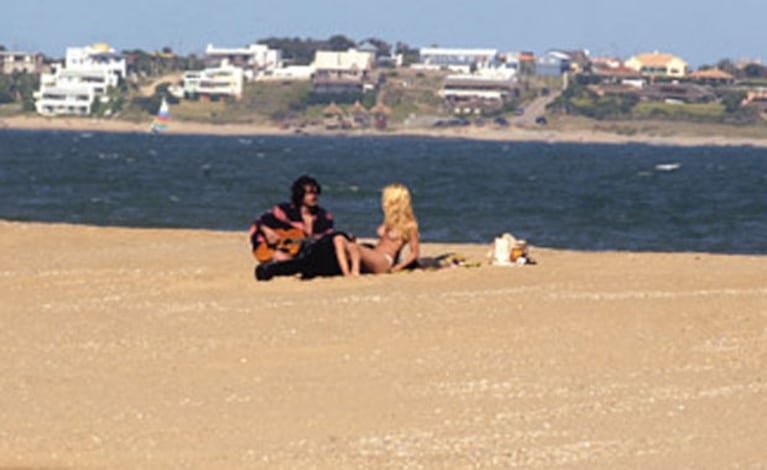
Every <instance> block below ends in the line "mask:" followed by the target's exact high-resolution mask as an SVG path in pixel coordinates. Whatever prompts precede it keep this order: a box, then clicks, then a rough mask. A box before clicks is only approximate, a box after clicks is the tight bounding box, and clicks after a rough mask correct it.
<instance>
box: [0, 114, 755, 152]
mask: <svg viewBox="0 0 767 470" xmlns="http://www.w3.org/2000/svg"><path fill="white" fill-rule="evenodd" d="M148 128H149V124H148V123H135V122H129V121H121V120H117V119H90V118H74V117H71V118H67V117H58V118H47V117H41V116H13V117H5V118H0V129H23V130H59V131H80V132H132V133H146V132H148V130H149V129H148ZM164 132H165V133H168V134H179V135H184V134H196V135H200V134H202V135H242V136H247V135H296V131H295V130H294V129H283V128H281V127H279V126H271V125H264V124H209V123H202V122H190V121H174V122H173V125H172V126H170V127H169V129H168V130H167V131H164ZM301 134H305V135H351V136H354V135H358V136H368V135H375V136H422V137H435V138H438V137H448V138H460V139H478V140H493V141H509V142H547V143H601V144H628V143H641V144H651V145H673V146H704V145H705V146H752V147H767V136H765V137H764V138H753V137H738V136H721V135H703V136H692V135H671V136H658V135H643V134H641V133H638V134H634V135H622V134H616V133H610V132H605V131H596V130H565V131H561V130H554V129H549V128H534V129H531V128H521V127H514V126H512V127H508V128H497V127H491V126H487V127H475V126H470V127H459V128H442V129H437V128H392V129H389V130H387V131H384V132H379V131H373V130H350V131H343V132H340V133H339V132H338V131H332V130H325V129H324V128H322V127H320V126H314V127H311V128H307V129H304V130H302V131H301Z"/></svg>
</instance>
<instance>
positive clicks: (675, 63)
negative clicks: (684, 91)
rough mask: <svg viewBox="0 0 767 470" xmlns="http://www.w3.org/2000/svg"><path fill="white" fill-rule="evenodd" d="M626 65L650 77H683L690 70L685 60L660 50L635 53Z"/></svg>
mask: <svg viewBox="0 0 767 470" xmlns="http://www.w3.org/2000/svg"><path fill="white" fill-rule="evenodd" d="M624 65H625V66H626V67H629V68H631V69H634V70H636V71H639V72H641V73H642V75H644V76H647V77H650V78H683V77H684V76H685V75H687V73H688V71H689V66H688V65H687V62H685V61H684V60H682V59H680V58H679V57H677V56H675V55H673V54H665V53H660V52H658V51H655V52H650V53H647V54H638V55H635V56H633V57H631V58H629V59H628V60H627V61H626V62H625V63H624Z"/></svg>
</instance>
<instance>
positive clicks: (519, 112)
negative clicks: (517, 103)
mask: <svg viewBox="0 0 767 470" xmlns="http://www.w3.org/2000/svg"><path fill="white" fill-rule="evenodd" d="M511 114H513V115H515V116H522V115H523V114H525V108H522V107H519V108H514V109H512V110H511Z"/></svg>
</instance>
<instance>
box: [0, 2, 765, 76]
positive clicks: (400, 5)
mask: <svg viewBox="0 0 767 470" xmlns="http://www.w3.org/2000/svg"><path fill="white" fill-rule="evenodd" d="M765 18H767V0H729V1H726V0H725V1H723V0H716V1H715V0H642V1H635V0H633V1H626V0H469V1H462V2H455V1H447V0H443V1H437V0H383V1H379V2H374V1H365V0H355V1H351V0H283V1H272V0H268V1H262V0H120V1H115V0H101V1H100V2H96V1H94V0H0V45H4V46H5V47H6V48H8V49H12V50H19V51H25V52H43V53H45V54H46V55H49V56H51V57H63V56H64V53H65V49H66V47H68V46H69V47H72V46H85V45H89V44H93V43H97V42H106V43H108V44H110V45H111V46H112V47H114V48H115V49H117V50H126V49H136V48H138V49H144V50H147V51H155V50H159V49H161V48H163V47H166V46H167V47H170V48H172V49H173V50H174V51H175V52H178V53H182V54H190V53H197V54H200V53H202V52H203V51H204V49H205V46H206V45H207V44H213V45H215V46H217V47H240V46H245V45H246V44H250V43H253V42H256V41H258V40H259V39H264V38H267V37H271V36H278V37H301V38H313V39H327V38H328V37H330V36H332V35H334V34H343V35H345V36H348V37H349V38H351V39H354V40H357V41H360V40H364V39H367V38H369V37H375V38H380V39H383V40H385V41H387V42H389V43H390V44H394V43H396V42H404V43H406V44H408V45H409V46H410V47H414V48H418V47H429V46H440V47H469V48H473V47H476V48H490V49H498V50H499V51H500V52H512V51H521V50H524V51H533V52H535V53H536V54H540V53H543V52H545V51H546V50H548V49H588V50H589V51H590V52H591V54H592V56H617V57H620V58H622V59H627V58H628V57H630V56H632V55H635V54H638V53H642V52H652V51H655V50H658V51H661V52H670V53H673V54H676V55H678V56H680V57H681V58H683V59H684V60H686V61H687V62H688V63H689V64H690V65H691V66H693V67H694V68H695V67H699V66H700V65H703V64H715V63H716V62H718V61H719V60H721V59H724V58H729V59H733V60H737V59H740V58H750V59H760V60H764V59H765V57H767V28H764V22H765Z"/></svg>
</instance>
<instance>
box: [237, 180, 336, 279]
mask: <svg viewBox="0 0 767 470" xmlns="http://www.w3.org/2000/svg"><path fill="white" fill-rule="evenodd" d="M321 192H322V188H321V186H320V184H319V183H318V182H317V180H315V179H314V178H312V177H310V176H306V175H304V176H301V177H300V178H298V179H297V180H296V181H295V182H293V186H292V188H291V201H290V202H288V203H282V204H278V205H277V206H275V207H274V208H272V209H271V210H269V211H267V212H266V213H264V214H262V215H261V216H259V217H258V218H257V219H256V220H255V221H254V222H253V224H252V225H251V226H250V241H251V244H252V246H253V256H254V257H255V258H256V259H257V260H258V261H259V263H260V264H259V265H258V266H257V267H256V278H257V279H259V280H267V279H271V278H272V277H273V276H280V275H292V274H297V273H301V274H302V275H304V277H313V276H317V275H319V276H322V275H325V276H327V275H335V274H341V271H340V269H339V267H338V264H337V262H336V255H335V250H334V245H333V242H332V240H331V238H333V237H329V235H334V236H335V235H338V236H345V235H344V234H340V233H337V232H334V230H333V216H332V215H331V214H330V213H329V212H328V211H326V210H325V209H323V208H322V207H320V205H319V195H320V193H321ZM325 238H326V239H327V240H325ZM306 242H311V243H310V244H311V250H303V251H302V250H301V247H302V246H304V245H305V244H306ZM309 251H311V252H312V253H311V254H310V253H308V252H309Z"/></svg>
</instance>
